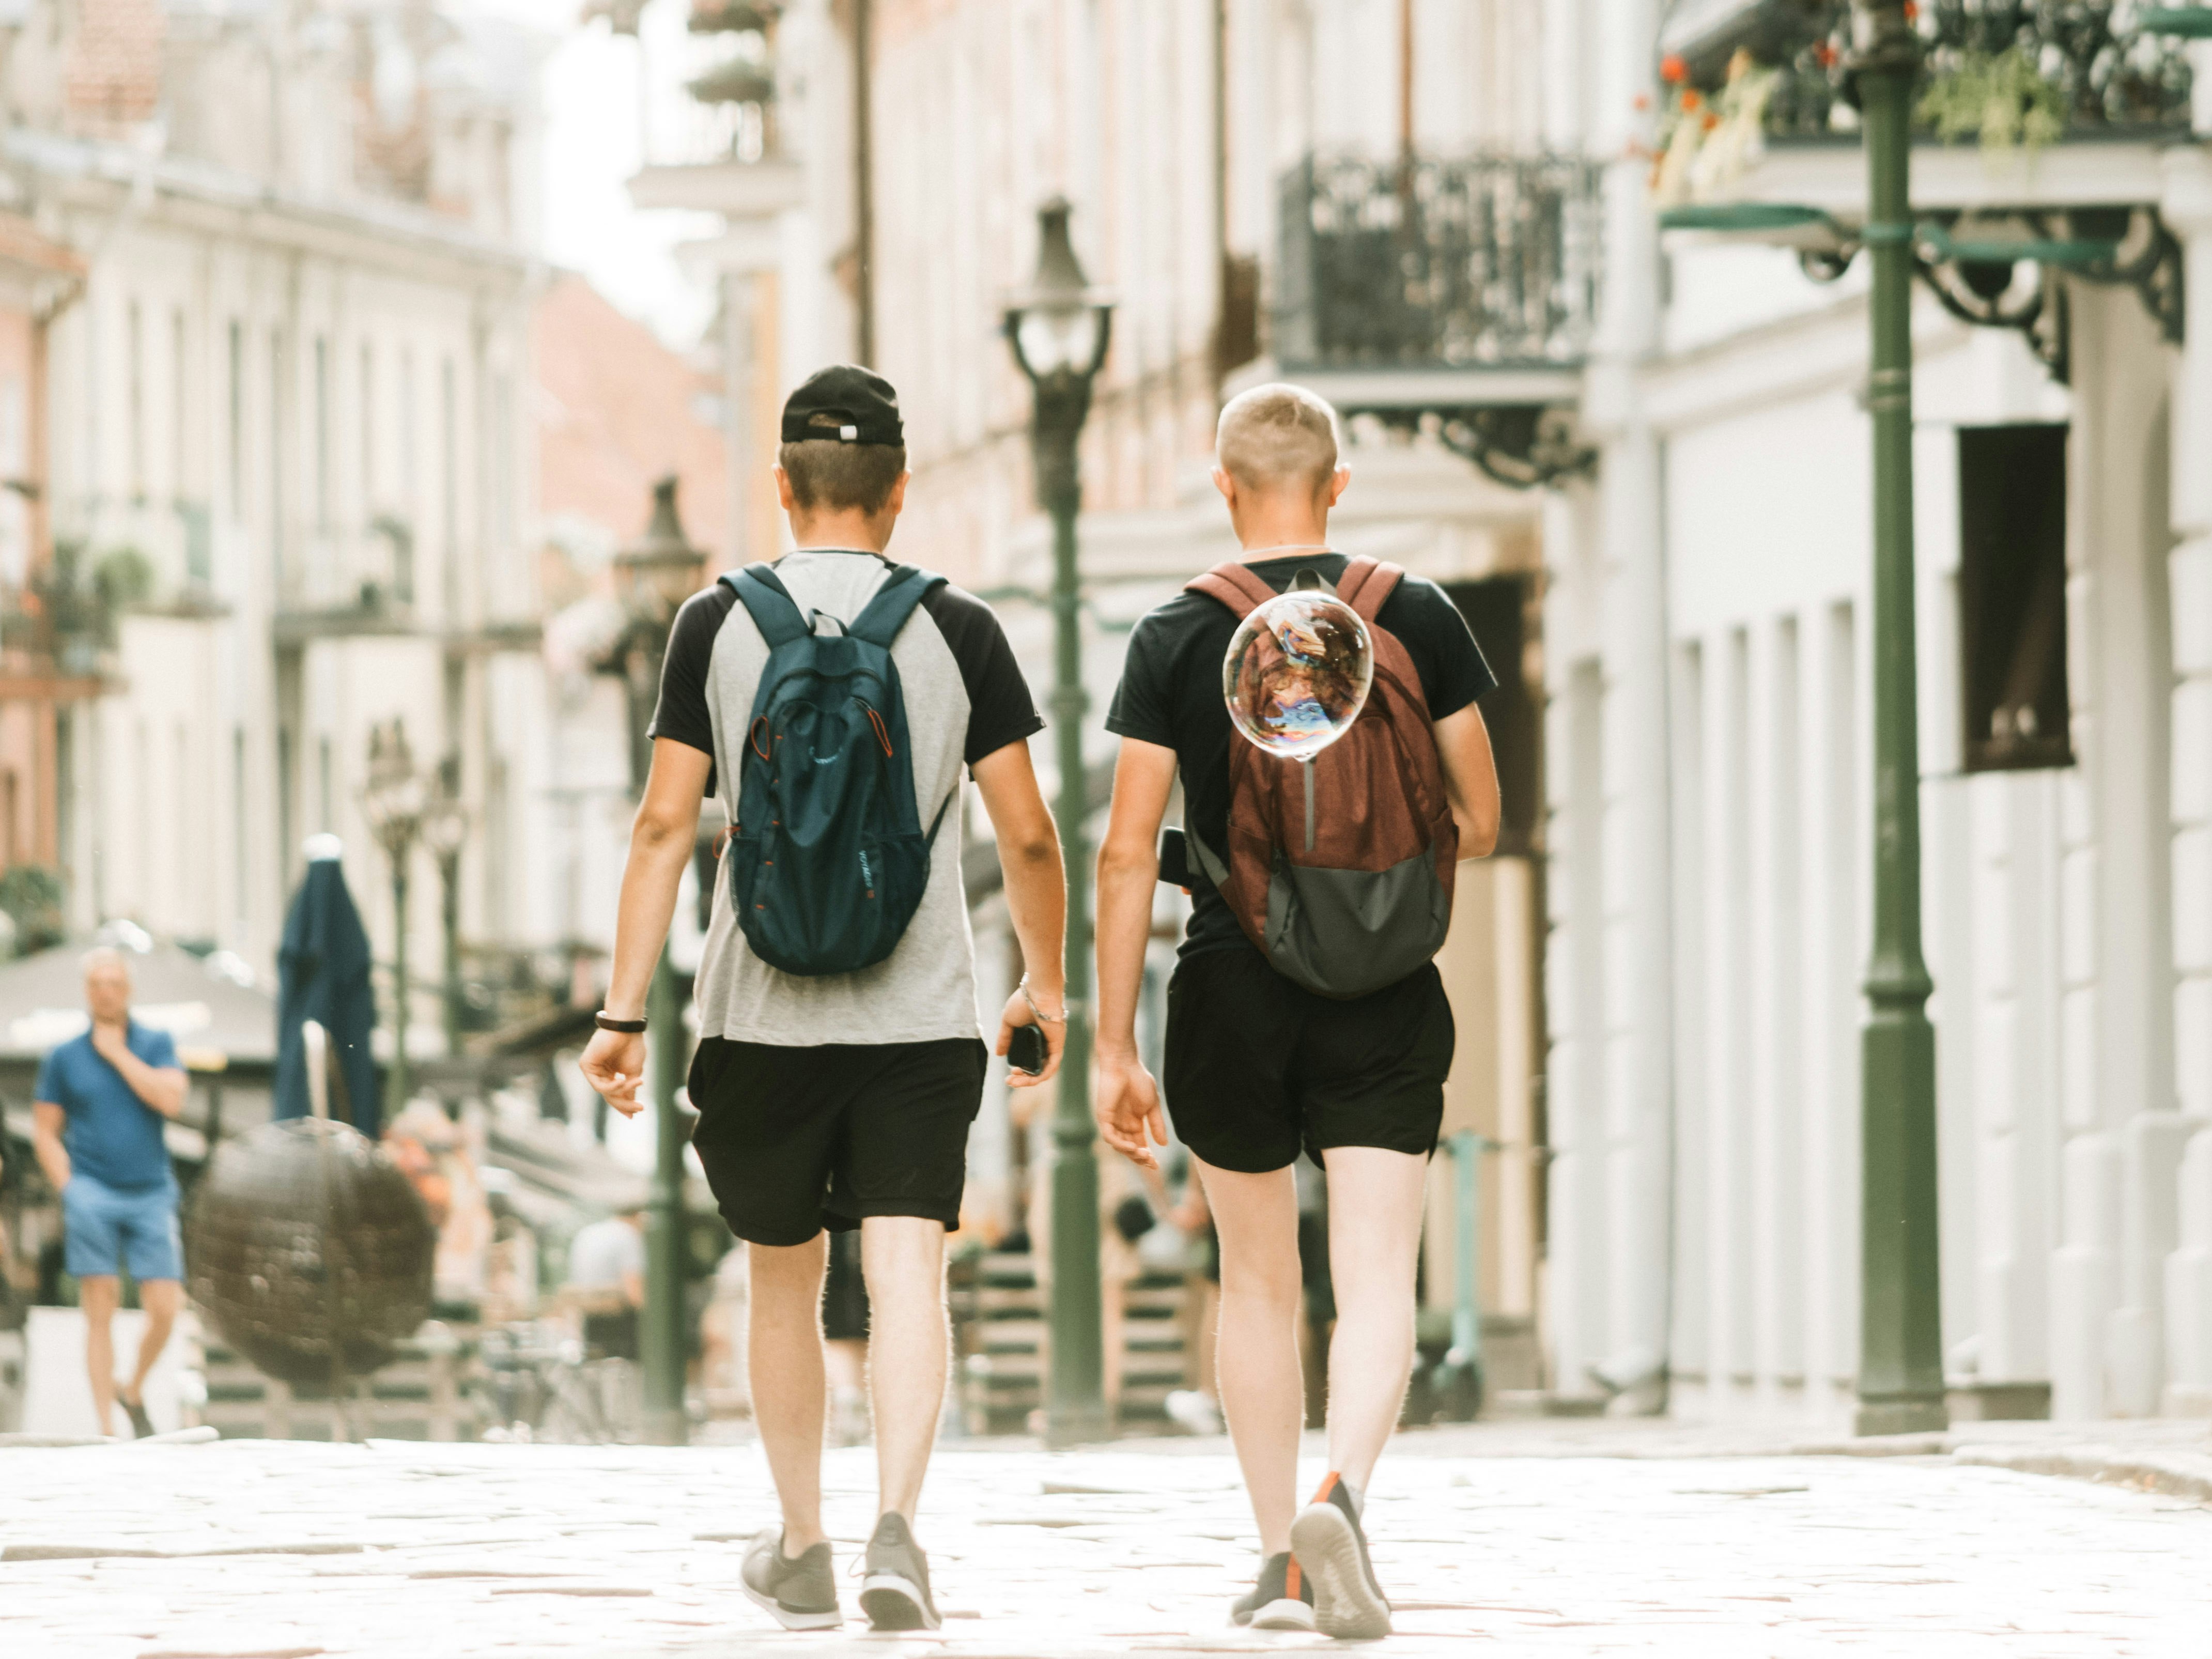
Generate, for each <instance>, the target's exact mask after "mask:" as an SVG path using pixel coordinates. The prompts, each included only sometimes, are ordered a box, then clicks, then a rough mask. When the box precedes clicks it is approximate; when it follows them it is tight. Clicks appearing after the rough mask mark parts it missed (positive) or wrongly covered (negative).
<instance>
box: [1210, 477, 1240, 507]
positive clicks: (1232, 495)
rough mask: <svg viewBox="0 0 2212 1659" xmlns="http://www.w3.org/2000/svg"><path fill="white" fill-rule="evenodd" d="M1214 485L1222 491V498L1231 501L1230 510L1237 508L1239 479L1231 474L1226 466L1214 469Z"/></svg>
mask: <svg viewBox="0 0 2212 1659" xmlns="http://www.w3.org/2000/svg"><path fill="white" fill-rule="evenodd" d="M1213 487H1214V488H1215V489H1218V490H1219V491H1220V492H1221V499H1222V500H1223V501H1226V502H1228V503H1229V510H1230V511H1231V512H1232V513H1233V512H1235V511H1236V510H1237V480H1236V479H1234V478H1232V477H1230V476H1229V471H1228V469H1227V468H1225V467H1218V466H1217V467H1215V468H1214V469H1213Z"/></svg>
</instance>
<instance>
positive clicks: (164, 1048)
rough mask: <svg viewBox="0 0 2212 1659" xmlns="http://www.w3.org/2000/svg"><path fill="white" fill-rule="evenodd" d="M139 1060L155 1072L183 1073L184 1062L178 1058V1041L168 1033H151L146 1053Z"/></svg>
mask: <svg viewBox="0 0 2212 1659" xmlns="http://www.w3.org/2000/svg"><path fill="white" fill-rule="evenodd" d="M138 1058H139V1059H140V1060H143V1061H145V1063H146V1064H147V1065H149V1066H152V1067H153V1068H154V1069H155V1071H157V1072H160V1071H181V1070H182V1069H183V1068H184V1061H182V1060H179V1059H178V1058H177V1040H176V1038H174V1037H173V1036H170V1035H169V1034H168V1033H167V1031H149V1032H147V1034H146V1051H145V1052H144V1053H143V1054H140V1055H139V1056H138Z"/></svg>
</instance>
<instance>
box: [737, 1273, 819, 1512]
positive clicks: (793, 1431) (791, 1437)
mask: <svg viewBox="0 0 2212 1659" xmlns="http://www.w3.org/2000/svg"><path fill="white" fill-rule="evenodd" d="M827 1244H828V1241H827V1237H826V1236H825V1235H823V1234H821V1233H817V1234H816V1235H815V1236H814V1237H812V1238H811V1239H810V1240H808V1241H807V1242H806V1243H804V1244H792V1245H776V1244H751V1245H748V1246H747V1247H746V1248H747V1249H748V1250H749V1251H750V1254H751V1258H752V1262H751V1266H752V1295H751V1321H750V1333H751V1334H750V1341H749V1343H748V1344H747V1355H746V1358H747V1359H748V1361H749V1364H748V1370H750V1374H751V1376H752V1385H753V1422H754V1423H755V1424H756V1425H757V1426H758V1427H759V1429H760V1437H761V1446H762V1449H763V1450H765V1451H766V1452H767V1453H768V1467H769V1474H770V1475H771V1476H773V1477H774V1479H775V1495H776V1498H777V1499H778V1500H779V1501H780V1502H781V1504H782V1505H783V1553H785V1554H786V1555H788V1556H798V1555H803V1554H804V1553H805V1552H806V1551H808V1550H810V1549H811V1548H813V1547H814V1546H815V1545H817V1544H818V1543H820V1542H821V1541H822V1540H823V1536H824V1534H823V1531H822V1411H823V1378H822V1270H823V1265H824V1263H825V1261H826V1260H827V1258H828V1254H829V1252H828V1248H827Z"/></svg>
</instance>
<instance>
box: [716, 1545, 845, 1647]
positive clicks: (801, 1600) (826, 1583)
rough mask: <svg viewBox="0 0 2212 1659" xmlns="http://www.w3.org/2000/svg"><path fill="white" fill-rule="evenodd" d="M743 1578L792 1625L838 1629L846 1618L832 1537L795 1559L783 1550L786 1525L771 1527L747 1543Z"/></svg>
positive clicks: (750, 1589)
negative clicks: (832, 1566)
mask: <svg viewBox="0 0 2212 1659" xmlns="http://www.w3.org/2000/svg"><path fill="white" fill-rule="evenodd" d="M738 1578H739V1583H741V1584H742V1585H743V1586H744V1592H745V1594H746V1595H750V1597H752V1599H753V1600H754V1601H757V1602H759V1603H760V1604H761V1606H763V1607H766V1608H767V1609H768V1610H769V1613H771V1614H773V1615H774V1616H775V1621H776V1623H778V1624H779V1625H781V1626H783V1627H784V1628H785V1629H786V1630H835V1629H836V1628H837V1626H840V1625H842V1624H843V1623H844V1622H845V1615H844V1614H843V1613H842V1612H840V1611H839V1610H838V1607H837V1575H836V1573H835V1572H833V1571H830V1566H829V1545H828V1544H827V1543H826V1542H824V1543H820V1544H817V1545H816V1546H815V1547H813V1548H812V1549H811V1550H808V1551H807V1552H806V1553H805V1554H804V1555H801V1556H798V1557H796V1558H793V1557H792V1556H788V1555H786V1554H785V1553H783V1528H781V1527H770V1528H768V1529H767V1530H766V1531H764V1532H763V1533H761V1534H759V1535H758V1536H757V1537H756V1538H755V1539H754V1540H753V1541H752V1542H751V1543H750V1545H748V1546H747V1547H746V1548H745V1565H744V1571H742V1572H741V1573H740V1574H739V1575H738Z"/></svg>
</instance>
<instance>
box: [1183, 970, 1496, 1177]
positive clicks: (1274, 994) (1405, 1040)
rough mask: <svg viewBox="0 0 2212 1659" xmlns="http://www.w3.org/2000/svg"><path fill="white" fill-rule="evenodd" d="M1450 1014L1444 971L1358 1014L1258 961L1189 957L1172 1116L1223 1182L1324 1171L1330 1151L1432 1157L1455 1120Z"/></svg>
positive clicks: (1357, 1003)
mask: <svg viewBox="0 0 2212 1659" xmlns="http://www.w3.org/2000/svg"><path fill="white" fill-rule="evenodd" d="M1453 1036H1454V1032H1453V1027H1452V1012H1451V1003H1450V1002H1449V1000H1447V999H1446V997H1445V996H1444V987H1443V980H1442V979H1441V978H1439V977H1438V975H1437V970H1436V966H1435V964H1434V963H1431V964H1430V965H1429V966H1428V967H1425V968H1424V969H1421V970H1420V971H1419V973H1417V974H1412V975H1408V976H1407V977H1406V978H1405V979H1402V980H1401V981H1398V983H1397V984H1395V985H1393V986H1391V987H1389V988H1388V989H1387V990H1382V991H1377V992H1376V993H1375V994H1373V995H1371V996H1364V997H1358V998H1356V999H1354V1000H1351V1001H1343V1002H1340V1001H1338V1000H1335V999H1334V998H1330V997H1322V996H1316V995H1315V994H1313V993H1312V992H1310V991H1308V990H1305V989H1304V988H1302V987H1298V986H1296V985H1293V984H1292V983H1291V981H1289V980H1286V979H1285V978H1284V977H1283V976H1282V975H1280V974H1279V973H1277V972H1276V971H1275V970H1274V969H1273V968H1270V967H1269V966H1268V965H1267V960H1266V958H1265V957H1261V955H1260V954H1259V952H1258V951H1203V952H1201V953H1200V954H1199V955H1197V956H1192V957H1184V958H1183V959H1182V961H1181V962H1179V963H1176V970H1175V977H1174V978H1172V979H1171V980H1170V981H1168V1042H1167V1066H1166V1068H1165V1069H1166V1075H1165V1077H1164V1078H1163V1079H1161V1081H1162V1083H1163V1085H1164V1088H1165V1091H1166V1094H1167V1109H1168V1114H1169V1115H1170V1117H1171V1118H1172V1119H1173V1120H1174V1121H1175V1128H1176V1134H1177V1135H1179V1136H1180V1137H1182V1143H1183V1145H1185V1146H1188V1147H1189V1148H1190V1149H1191V1151H1192V1152H1195V1153H1196V1154H1197V1155H1198V1156H1199V1157H1200V1158H1203V1159H1204V1160H1205V1161H1206V1163H1208V1164H1212V1165H1213V1166H1214V1167H1215V1168H1216V1169H1218V1170H1243V1171H1246V1172H1248V1173H1250V1174H1254V1175H1260V1174H1264V1173H1266V1172H1267V1171H1268V1170H1279V1169H1282V1168H1284V1167H1285V1166H1286V1165H1288V1164H1292V1163H1294V1162H1296V1161H1297V1156H1298V1150H1299V1148H1300V1147H1301V1146H1304V1149H1305V1151H1306V1152H1308V1153H1309V1154H1310V1156H1311V1157H1312V1158H1313V1160H1314V1162H1315V1163H1316V1164H1318V1163H1320V1162H1321V1161H1322V1152H1325V1151H1327V1150H1328V1148H1329V1147H1331V1146H1381V1147H1383V1148H1386V1149H1387V1150H1389V1151H1391V1152H1411V1153H1413V1154H1414V1155H1416V1156H1418V1157H1424V1158H1425V1157H1426V1156H1428V1154H1430V1153H1431V1152H1434V1151H1436V1148H1437V1126H1438V1125H1440V1124H1441V1123H1442V1122H1443V1113H1444V1078H1445V1077H1446V1075H1447V1074H1449V1072H1450V1071H1451V1063H1452V1043H1453Z"/></svg>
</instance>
